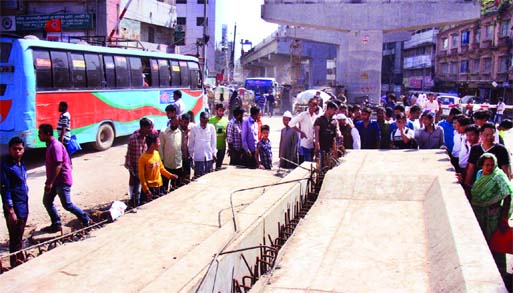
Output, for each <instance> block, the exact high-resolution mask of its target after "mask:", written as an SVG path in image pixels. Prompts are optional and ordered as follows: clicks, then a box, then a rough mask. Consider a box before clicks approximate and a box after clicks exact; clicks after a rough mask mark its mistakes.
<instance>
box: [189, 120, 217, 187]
mask: <svg viewBox="0 0 513 293" xmlns="http://www.w3.org/2000/svg"><path fill="white" fill-rule="evenodd" d="M208 118H209V117H208V114H207V113H206V112H201V113H200V123H199V124H197V125H195V126H194V127H192V128H191V130H190V133H189V156H191V158H192V159H193V160H194V177H196V178H197V177H200V176H203V175H205V174H206V173H210V172H212V163H213V161H215V159H216V153H217V148H216V129H215V128H214V125H212V124H209V123H208Z"/></svg>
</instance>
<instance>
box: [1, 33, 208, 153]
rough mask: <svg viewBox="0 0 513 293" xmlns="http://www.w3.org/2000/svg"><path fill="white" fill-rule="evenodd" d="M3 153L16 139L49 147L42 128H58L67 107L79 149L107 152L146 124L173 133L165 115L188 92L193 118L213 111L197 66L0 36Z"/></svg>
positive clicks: (161, 56) (165, 57)
mask: <svg viewBox="0 0 513 293" xmlns="http://www.w3.org/2000/svg"><path fill="white" fill-rule="evenodd" d="M0 52H1V53H0V133H1V136H0V145H1V146H2V147H5V145H6V144H7V143H8V141H9V139H11V138H12V137H13V136H20V137H22V138H23V139H24V141H25V144H26V146H27V147H29V148H38V147H44V143H42V142H41V141H39V139H38V136H37V128H38V126H39V125H40V124H42V123H49V124H51V125H53V126H54V127H56V125H57V121H58V119H59V115H60V113H59V112H58V105H59V102H61V101H65V102H67V103H68V111H69V112H70V114H71V129H72V130H71V133H72V134H74V135H76V137H77V141H78V142H79V143H88V142H92V143H93V144H94V147H95V148H96V149H98V150H105V149H108V148H109V147H110V146H111V145H112V143H113V141H114V138H115V137H119V136H124V135H129V134H131V133H132V132H133V131H135V130H136V129H138V128H139V120H140V119H141V118H142V117H148V118H152V119H153V121H154V122H155V128H156V129H161V128H164V127H165V126H166V123H167V117H166V113H165V108H166V106H167V105H169V104H171V103H173V102H174V100H173V92H174V91H175V90H180V91H182V99H183V101H184V103H185V106H186V109H185V110H186V111H189V110H192V112H193V113H194V114H195V115H196V114H199V113H200V112H201V111H204V110H205V109H206V107H207V104H206V102H207V99H206V97H204V94H203V88H202V85H203V83H202V80H201V76H202V75H201V72H200V68H199V64H198V60H197V59H196V58H194V57H189V56H182V55H176V54H166V53H160V52H148V51H139V50H127V49H121V48H111V47H100V46H92V45H81V44H69V43H60V42H48V41H41V40H37V39H28V38H14V37H6V36H0Z"/></svg>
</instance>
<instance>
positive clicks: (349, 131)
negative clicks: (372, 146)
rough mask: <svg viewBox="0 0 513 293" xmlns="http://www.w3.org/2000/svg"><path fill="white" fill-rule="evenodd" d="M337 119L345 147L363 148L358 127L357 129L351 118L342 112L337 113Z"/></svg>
mask: <svg viewBox="0 0 513 293" xmlns="http://www.w3.org/2000/svg"><path fill="white" fill-rule="evenodd" d="M336 119H337V121H338V127H339V129H340V132H341V133H342V139H343V144H344V148H345V149H346V150H347V149H353V150H359V149H360V148H361V142H360V133H359V132H358V129H356V128H355V127H354V125H353V124H352V122H351V120H350V119H347V116H346V115H344V114H342V113H340V114H337V116H336Z"/></svg>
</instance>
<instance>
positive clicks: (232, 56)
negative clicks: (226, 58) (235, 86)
mask: <svg viewBox="0 0 513 293" xmlns="http://www.w3.org/2000/svg"><path fill="white" fill-rule="evenodd" d="M236 38H237V23H236V24H235V25H234V27H233V43H232V51H231V52H230V75H229V81H230V82H231V81H233V75H234V73H235V40H236Z"/></svg>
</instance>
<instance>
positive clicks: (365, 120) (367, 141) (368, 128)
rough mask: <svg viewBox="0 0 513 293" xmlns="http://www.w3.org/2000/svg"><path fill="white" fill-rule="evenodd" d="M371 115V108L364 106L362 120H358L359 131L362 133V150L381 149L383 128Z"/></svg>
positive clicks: (357, 127)
mask: <svg viewBox="0 0 513 293" xmlns="http://www.w3.org/2000/svg"><path fill="white" fill-rule="evenodd" d="M370 116H371V109H370V108H364V109H363V110H362V115H361V118H362V120H360V121H358V122H356V129H358V132H359V133H360V140H361V143H362V150H364V149H379V144H380V141H381V129H380V127H379V125H378V122H376V121H375V120H370ZM385 135H386V134H385Z"/></svg>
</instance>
